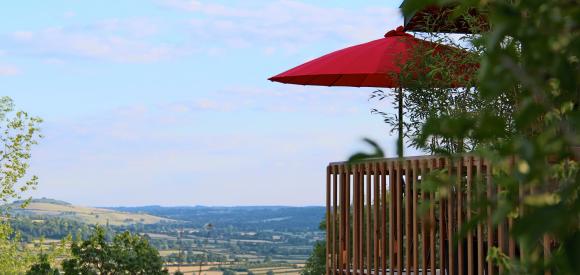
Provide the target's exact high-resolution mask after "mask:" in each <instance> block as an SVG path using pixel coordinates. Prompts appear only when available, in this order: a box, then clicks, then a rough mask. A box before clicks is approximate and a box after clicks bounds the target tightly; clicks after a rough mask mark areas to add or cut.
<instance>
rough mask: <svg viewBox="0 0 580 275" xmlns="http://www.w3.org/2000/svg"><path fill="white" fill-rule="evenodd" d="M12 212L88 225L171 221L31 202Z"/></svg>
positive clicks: (146, 215)
mask: <svg viewBox="0 0 580 275" xmlns="http://www.w3.org/2000/svg"><path fill="white" fill-rule="evenodd" d="M12 212H14V213H18V214H24V215H30V216H49V217H50V216H53V217H60V218H69V219H72V220H76V221H80V222H84V223H87V224H102V225H104V224H106V223H109V224H110V225H128V224H135V223H143V224H153V223H158V222H161V221H170V220H169V219H166V218H161V217H157V216H153V215H149V214H138V213H126V212H119V211H114V210H109V209H102V208H94V207H84V206H76V205H64V204H54V203H47V202H31V203H30V204H29V205H28V206H27V207H26V208H25V209H21V208H18V207H14V208H13V209H12Z"/></svg>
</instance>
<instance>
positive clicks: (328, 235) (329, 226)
mask: <svg viewBox="0 0 580 275" xmlns="http://www.w3.org/2000/svg"><path fill="white" fill-rule="evenodd" d="M330 169H331V168H330V166H328V167H326V223H327V224H326V238H327V241H326V259H325V260H326V271H325V272H326V275H329V274H330V271H331V270H332V262H331V261H330V259H332V258H331V257H329V255H332V254H331V253H332V252H331V249H330V245H331V241H330V240H331V239H332V234H331V229H332V218H331V216H330V208H331V207H332V205H330V192H331V188H330Z"/></svg>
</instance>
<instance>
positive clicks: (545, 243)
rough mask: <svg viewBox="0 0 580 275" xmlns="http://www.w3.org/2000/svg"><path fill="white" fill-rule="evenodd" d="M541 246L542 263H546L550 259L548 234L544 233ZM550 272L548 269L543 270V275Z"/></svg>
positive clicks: (548, 274) (547, 274)
mask: <svg viewBox="0 0 580 275" xmlns="http://www.w3.org/2000/svg"><path fill="white" fill-rule="evenodd" d="M542 246H543V247H544V263H545V265H547V263H548V261H549V260H550V256H551V251H550V236H548V235H544V239H543V240H542ZM550 274H552V272H550V270H544V275H550Z"/></svg>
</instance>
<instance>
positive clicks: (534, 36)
mask: <svg viewBox="0 0 580 275" xmlns="http://www.w3.org/2000/svg"><path fill="white" fill-rule="evenodd" d="M447 2H449V1H443V0H410V1H406V2H405V5H404V6H403V12H404V13H405V15H411V14H412V13H413V11H416V10H420V9H422V8H424V7H426V6H427V5H429V4H433V3H438V4H445V3H447ZM457 3H458V6H457V9H456V11H455V12H454V14H466V13H468V11H469V10H471V9H473V8H476V9H478V10H480V11H482V12H483V13H484V14H485V15H486V16H487V17H488V19H489V21H490V22H489V23H490V24H489V25H490V26H491V29H490V30H489V31H487V32H485V33H483V34H482V35H481V36H479V37H477V38H476V39H475V40H473V42H474V45H475V46H476V47H482V51H481V52H482V54H481V55H480V64H481V68H480V70H479V73H478V79H477V80H478V81H477V83H476V93H477V97H478V98H480V99H482V100H486V101H488V102H493V100H497V99H502V98H512V99H513V100H512V101H511V103H510V104H513V109H512V110H511V111H512V113H511V114H507V113H502V112H497V109H494V108H493V107H494V106H491V105H490V106H482V108H481V109H480V110H479V112H478V115H476V116H471V115H465V113H462V112H451V113H448V114H445V115H437V114H424V115H426V119H425V120H424V121H425V123H424V124H423V125H422V126H421V128H420V130H419V132H418V133H417V135H416V138H417V139H416V141H415V142H416V144H418V145H419V146H424V145H427V144H428V143H429V141H430V139H431V138H432V137H438V138H443V139H449V140H463V139H473V140H477V141H478V143H479V144H480V145H481V146H478V147H477V148H474V149H476V150H475V151H474V152H473V153H475V154H477V155H479V156H482V157H485V158H486V159H487V160H488V161H489V162H490V164H491V166H492V167H494V170H493V171H492V175H490V176H492V177H493V184H496V185H497V186H494V187H493V188H496V187H499V188H501V190H502V192H501V193H498V194H497V195H495V196H493V197H491V198H490V199H485V198H484V199H483V200H484V201H481V202H479V206H480V207H482V206H484V207H491V208H492V211H490V212H491V213H493V214H492V217H491V218H492V219H493V221H494V222H496V223H497V222H499V221H503V220H505V219H506V218H507V217H512V218H513V222H514V226H513V230H512V231H511V232H510V234H511V236H512V238H513V239H514V240H516V241H517V245H518V246H519V247H520V248H521V255H520V257H519V258H518V259H510V258H509V257H508V256H506V255H505V254H503V253H501V252H500V251H498V250H497V249H494V248H491V249H490V250H489V252H493V253H489V254H488V256H489V257H490V260H493V261H496V263H497V264H500V265H501V266H502V267H503V268H504V270H506V271H508V272H511V273H518V274H543V273H544V272H551V273H554V274H555V273H557V274H578V273H579V272H580V261H578V259H580V249H578V247H580V215H579V213H580V173H579V170H580V167H579V165H578V163H577V160H578V159H580V150H578V145H579V140H580V135H579V133H578V125H580V91H579V89H578V87H579V83H580V65H579V57H580V31H579V29H578V24H579V18H580V16H579V14H580V5H578V3H577V2H576V1H568V0H552V1H541V0H529V1H505V0H489V1H476V0H467V1H457ZM424 103H428V102H424ZM510 125H511V127H513V131H506V129H508V126H510ZM436 147H437V148H436V149H437V150H438V151H440V152H446V153H448V154H449V156H451V157H453V156H454V153H457V152H460V151H452V150H449V149H448V148H444V147H443V146H439V145H438V144H436ZM514 157H515V158H514ZM511 161H513V164H514V165H513V167H514V169H511V168H510V165H509V163H510V162H511ZM444 181H445V180H444ZM445 184H446V185H452V184H454V182H450V181H449V180H447V182H445ZM520 191H524V192H521V193H520ZM476 206H477V205H474V207H476ZM477 212H478V213H480V214H479V215H477V217H474V219H473V220H472V221H468V222H467V224H466V225H465V227H464V228H466V229H468V228H473V226H475V225H477V224H478V223H482V222H484V221H486V219H487V218H488V217H487V216H486V215H487V211H477ZM539 221H541V222H539ZM544 246H546V247H547V248H549V249H551V250H552V252H553V253H551V255H550V254H544V253H543V250H544Z"/></svg>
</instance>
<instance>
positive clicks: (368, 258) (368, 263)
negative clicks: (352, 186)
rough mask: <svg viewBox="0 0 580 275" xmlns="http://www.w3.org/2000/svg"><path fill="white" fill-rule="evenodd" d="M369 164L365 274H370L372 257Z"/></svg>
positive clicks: (367, 169) (369, 176)
mask: <svg viewBox="0 0 580 275" xmlns="http://www.w3.org/2000/svg"><path fill="white" fill-rule="evenodd" d="M369 170H370V169H369V165H368V164H367V165H365V174H366V178H367V179H366V186H367V192H366V199H367V203H366V214H367V215H366V216H367V221H366V237H367V238H366V239H367V241H366V250H367V252H366V253H367V254H366V272H367V273H366V274H370V270H371V264H372V259H373V254H372V253H373V249H372V239H371V236H372V230H373V227H372V219H371V217H372V215H371V212H372V205H371V203H372V201H371V196H372V193H371V186H372V182H371V173H370V171H369Z"/></svg>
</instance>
